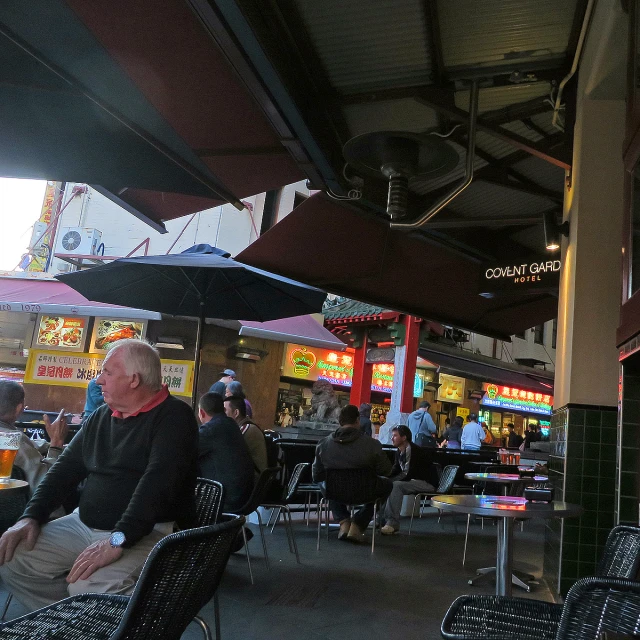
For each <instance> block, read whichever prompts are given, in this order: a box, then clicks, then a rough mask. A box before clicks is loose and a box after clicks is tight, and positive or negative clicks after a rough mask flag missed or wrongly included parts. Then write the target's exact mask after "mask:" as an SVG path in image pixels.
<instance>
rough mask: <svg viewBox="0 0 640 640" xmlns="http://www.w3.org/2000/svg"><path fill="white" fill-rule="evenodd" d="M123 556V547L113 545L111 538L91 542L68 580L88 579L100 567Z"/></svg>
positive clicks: (72, 581) (70, 582) (74, 565)
mask: <svg viewBox="0 0 640 640" xmlns="http://www.w3.org/2000/svg"><path fill="white" fill-rule="evenodd" d="M121 557H122V548H121V547H112V546H111V545H110V544H109V538H105V539H104V540H98V542H94V543H93V544H90V545H89V546H88V547H87V548H86V549H85V550H84V551H83V552H82V553H81V554H80V555H79V556H78V557H77V558H76V561H75V562H74V563H73V567H71V571H70V572H69V575H68V576H67V582H68V583H69V584H73V583H74V582H75V581H76V580H86V579H87V578H88V577H89V576H90V575H92V574H93V573H95V572H96V571H97V570H98V569H100V568H102V567H106V566H107V565H109V564H111V563H112V562H115V561H116V560H119V559H120V558H121Z"/></svg>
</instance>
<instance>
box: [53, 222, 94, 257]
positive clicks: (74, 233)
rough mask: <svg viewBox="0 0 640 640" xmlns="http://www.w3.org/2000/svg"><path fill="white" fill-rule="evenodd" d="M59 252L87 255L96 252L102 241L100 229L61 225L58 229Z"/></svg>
mask: <svg viewBox="0 0 640 640" xmlns="http://www.w3.org/2000/svg"><path fill="white" fill-rule="evenodd" d="M59 238H60V245H62V246H61V247H59V249H60V253H72V254H76V255H82V256H88V255H95V254H96V253H98V247H99V246H100V243H101V242H102V231H98V230H97V229H87V228H86V227H62V229H61V230H60V235H59Z"/></svg>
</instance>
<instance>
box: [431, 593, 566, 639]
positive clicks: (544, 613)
mask: <svg viewBox="0 0 640 640" xmlns="http://www.w3.org/2000/svg"><path fill="white" fill-rule="evenodd" d="M561 614H562V605H559V604H553V603H550V602H541V601H540V600H526V599H524V598H507V597H505V596H460V597H459V598H457V599H456V600H455V601H454V602H453V604H452V605H451V606H450V607H449V611H447V613H446V614H445V617H444V620H443V621H442V625H441V627H440V633H441V635H442V637H443V638H445V640H524V639H527V640H532V639H534V638H535V639H536V640H554V638H555V636H556V631H557V630H558V625H559V623H560V616H561Z"/></svg>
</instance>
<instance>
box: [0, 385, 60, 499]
mask: <svg viewBox="0 0 640 640" xmlns="http://www.w3.org/2000/svg"><path fill="white" fill-rule="evenodd" d="M23 409H24V389H23V387H22V385H21V384H18V383H17V382H13V381H12V380H2V381H0V432H2V431H17V430H18V428H17V427H16V426H15V421H16V420H17V419H18V417H19V416H20V414H21V413H22V410H23ZM43 420H44V425H45V428H46V430H47V433H48V434H49V438H50V439H51V442H50V443H48V442H46V441H45V440H31V439H30V438H28V437H27V436H26V435H24V434H22V437H21V439H20V448H19V449H18V453H17V454H16V458H15V461H14V464H15V465H16V466H17V467H20V469H22V471H23V472H24V475H25V477H26V480H27V482H28V483H29V490H30V492H31V493H33V491H34V490H35V488H36V487H37V486H38V484H39V483H40V481H41V480H42V478H44V475H45V473H47V471H49V469H50V468H51V466H52V465H53V463H54V462H55V461H56V460H57V459H58V456H59V455H60V454H61V453H62V447H63V446H64V440H65V438H66V436H67V433H68V432H69V427H67V421H66V418H65V416H64V410H62V411H61V412H60V415H59V416H58V418H57V419H56V420H55V421H54V422H53V423H52V422H51V421H50V420H49V416H47V415H46V414H45V415H44V416H43Z"/></svg>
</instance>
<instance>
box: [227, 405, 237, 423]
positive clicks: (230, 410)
mask: <svg viewBox="0 0 640 640" xmlns="http://www.w3.org/2000/svg"><path fill="white" fill-rule="evenodd" d="M224 412H225V413H226V414H227V417H228V418H231V419H232V420H235V421H236V422H238V416H239V415H240V412H239V411H238V410H237V409H233V408H232V407H231V403H230V402H225V403H224Z"/></svg>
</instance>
